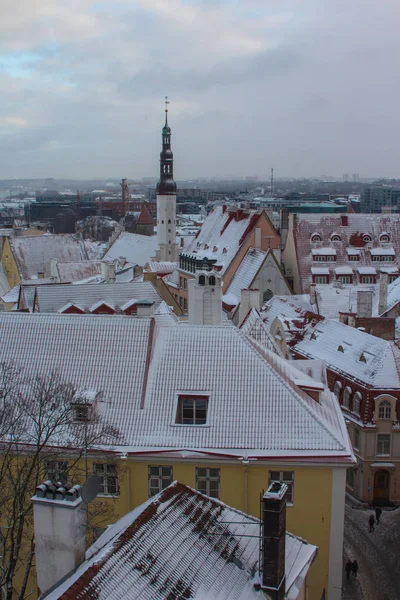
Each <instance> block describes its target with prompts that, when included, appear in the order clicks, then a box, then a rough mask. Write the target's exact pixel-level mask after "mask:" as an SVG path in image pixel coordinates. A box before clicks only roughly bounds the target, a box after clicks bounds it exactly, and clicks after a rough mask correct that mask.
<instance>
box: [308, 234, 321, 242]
mask: <svg viewBox="0 0 400 600" xmlns="http://www.w3.org/2000/svg"><path fill="white" fill-rule="evenodd" d="M311 241H312V242H322V237H321V236H320V234H319V233H313V234H312V236H311Z"/></svg>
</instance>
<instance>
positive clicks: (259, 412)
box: [0, 286, 377, 462]
mask: <svg viewBox="0 0 400 600" xmlns="http://www.w3.org/2000/svg"><path fill="white" fill-rule="evenodd" d="M92 287H96V288H97V287H98V286H92ZM161 317H162V321H161V322H160V323H159V322H158V321H157V319H158V317H157V316H156V317H155V318H146V317H143V318H141V319H137V318H132V317H125V316H116V315H114V316H104V315H99V316H92V315H68V316H65V315H57V314H46V315H42V314H35V313H34V314H31V315H28V314H26V313H3V314H1V313H0V329H1V332H2V335H1V336H0V361H1V360H7V361H13V362H14V363H15V364H16V365H20V366H21V367H23V368H24V372H25V373H26V375H28V376H29V375H36V374H39V373H49V372H50V371H53V370H57V372H58V373H59V375H60V378H62V379H64V380H66V381H68V382H71V384H73V385H74V387H75V388H76V389H96V390H99V391H102V394H103V398H104V410H103V412H102V415H101V416H103V415H104V418H106V419H107V421H108V422H109V423H110V424H111V425H113V426H114V427H116V428H117V429H118V430H119V431H120V434H121V442H120V447H124V448H125V449H126V450H127V451H128V452H141V453H143V452H146V451H148V450H150V449H153V450H170V451H172V452H175V451H179V450H182V449H188V450H190V449H192V450H195V451H199V452H214V453H215V452H216V453H218V452H220V451H222V452H223V453H224V454H228V453H229V454H230V455H232V456H243V454H244V453H245V454H247V455H249V456H251V455H252V456H256V457H268V456H274V457H276V456H281V457H285V456H291V457H293V456H296V457H297V458H298V459H300V460H301V459H302V458H303V459H307V457H309V456H314V457H315V456H323V457H324V460H326V461H329V456H331V457H332V460H333V457H334V460H335V461H337V460H343V461H344V462H348V461H350V462H351V453H350V450H349V447H348V441H347V434H346V435H344V434H343V431H342V425H343V426H344V424H343V423H342V421H341V419H342V416H341V413H340V410H339V416H338V414H337V409H338V407H337V403H336V402H332V403H329V402H328V403H326V404H324V405H321V404H318V403H317V402H315V401H313V400H312V399H311V398H309V397H308V396H307V395H306V394H305V393H304V392H303V391H302V390H300V389H299V388H297V387H296V386H295V385H294V383H293V382H289V381H288V380H287V377H286V376H283V375H282V373H281V370H279V369H278V368H277V367H276V361H275V362H274V359H273V358H271V357H273V356H276V355H273V354H272V353H271V352H268V350H264V351H263V353H262V352H260V350H259V348H256V347H255V345H256V344H257V342H256V341H254V340H252V339H251V338H249V337H248V336H247V335H246V334H245V333H244V332H243V331H241V330H239V329H237V328H236V327H234V326H232V325H230V326H227V325H221V326H193V325H187V324H176V325H175V326H171V325H170V324H168V326H166V325H165V324H164V319H165V316H164V315H161ZM374 339H377V338H374ZM149 344H150V345H151V348H152V354H151V359H150V363H149V362H148V349H149ZM176 365H179V368H176ZM250 390H251V393H249V391H250ZM187 392H192V393H199V394H201V395H204V394H206V395H208V396H209V409H208V416H207V426H205V427H204V426H199V427H185V426H182V425H177V424H176V402H177V397H178V395H179V394H182V393H187ZM111 399H112V401H110V402H108V400H111ZM243 415H246V418H245V419H244V418H243ZM332 422H334V423H335V425H332ZM290 423H294V424H295V425H296V426H295V427H290V426H289V425H288V424H290Z"/></svg>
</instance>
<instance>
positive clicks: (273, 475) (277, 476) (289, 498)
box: [268, 470, 294, 506]
mask: <svg viewBox="0 0 400 600" xmlns="http://www.w3.org/2000/svg"><path fill="white" fill-rule="evenodd" d="M271 481H280V482H281V483H286V485H287V486H288V488H289V489H288V492H287V495H286V502H287V504H288V505H289V506H293V504H294V471H278V470H276V471H275V470H271V471H270V472H269V477H268V483H269V484H270V483H271Z"/></svg>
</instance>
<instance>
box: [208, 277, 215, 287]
mask: <svg viewBox="0 0 400 600" xmlns="http://www.w3.org/2000/svg"><path fill="white" fill-rule="evenodd" d="M208 283H209V285H215V277H214V275H210V277H209V278H208Z"/></svg>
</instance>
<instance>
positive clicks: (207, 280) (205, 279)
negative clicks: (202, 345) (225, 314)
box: [189, 271, 222, 325]
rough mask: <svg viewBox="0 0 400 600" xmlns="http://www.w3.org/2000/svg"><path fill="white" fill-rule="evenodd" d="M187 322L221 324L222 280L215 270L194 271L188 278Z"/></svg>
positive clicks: (193, 323) (192, 323)
mask: <svg viewBox="0 0 400 600" xmlns="http://www.w3.org/2000/svg"><path fill="white" fill-rule="evenodd" d="M189 323H190V324H191V325H221V323H222V280H221V275H219V273H217V272H216V271H196V277H195V278H194V279H190V280H189Z"/></svg>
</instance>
